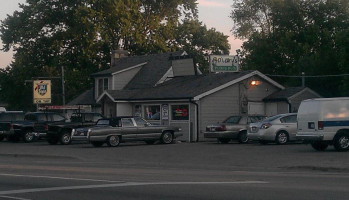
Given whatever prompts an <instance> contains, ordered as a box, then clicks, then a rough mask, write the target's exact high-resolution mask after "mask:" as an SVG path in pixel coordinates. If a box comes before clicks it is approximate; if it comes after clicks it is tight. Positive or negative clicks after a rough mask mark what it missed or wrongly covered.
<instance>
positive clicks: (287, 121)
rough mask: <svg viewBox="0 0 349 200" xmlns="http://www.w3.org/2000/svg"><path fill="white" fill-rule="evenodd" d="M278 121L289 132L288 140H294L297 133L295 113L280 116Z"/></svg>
mask: <svg viewBox="0 0 349 200" xmlns="http://www.w3.org/2000/svg"><path fill="white" fill-rule="evenodd" d="M280 121H281V124H282V125H283V126H284V128H285V130H286V131H287V132H288V133H289V137H290V140H295V139H296V134H297V115H296V114H294V115H289V116H285V117H282V118H280Z"/></svg>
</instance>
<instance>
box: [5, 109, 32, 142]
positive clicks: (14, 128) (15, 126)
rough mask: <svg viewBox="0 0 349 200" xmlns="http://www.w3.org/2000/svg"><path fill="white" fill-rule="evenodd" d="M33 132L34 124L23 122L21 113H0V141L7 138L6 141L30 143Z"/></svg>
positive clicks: (22, 113)
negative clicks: (21, 140)
mask: <svg viewBox="0 0 349 200" xmlns="http://www.w3.org/2000/svg"><path fill="white" fill-rule="evenodd" d="M33 131H34V123H32V122H28V121H25V120H24V112H23V111H5V112H0V141H1V140H3V139H4V138H7V140H8V141H19V140H20V139H23V140H24V141H25V142H31V141H32V140H33Z"/></svg>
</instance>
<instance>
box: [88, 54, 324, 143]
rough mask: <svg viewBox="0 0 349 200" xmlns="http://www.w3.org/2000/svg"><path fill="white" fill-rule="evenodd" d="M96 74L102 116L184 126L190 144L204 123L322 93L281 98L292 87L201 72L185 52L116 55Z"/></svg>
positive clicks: (245, 74)
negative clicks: (128, 55) (132, 117)
mask: <svg viewBox="0 0 349 200" xmlns="http://www.w3.org/2000/svg"><path fill="white" fill-rule="evenodd" d="M115 58H118V59H115ZM92 77H93V78H94V80H95V87H94V91H93V92H92V95H93V99H94V100H95V102H96V103H97V104H100V105H101V111H102V114H104V115H105V116H108V117H110V116H125V115H136V116H142V117H143V118H145V119H146V120H148V121H149V122H151V123H155V124H165V125H172V126H180V127H181V128H182V130H183V133H184V136H183V137H182V138H179V139H180V140H183V141H189V142H194V141H202V140H204V138H203V131H205V127H206V126H207V125H209V124H212V123H216V122H221V121H223V120H224V119H225V118H227V117H228V116H231V115H273V114H279V113H285V112H292V111H293V109H294V108H296V107H297V106H299V102H298V101H297V100H298V99H302V98H304V97H306V98H314V97H318V95H317V94H316V93H315V92H313V91H311V90H310V89H307V88H303V89H305V90H301V91H299V92H298V93H295V94H294V96H292V95H291V96H290V95H285V97H287V98H279V97H283V96H282V94H283V92H282V91H284V92H286V91H288V89H287V88H285V87H283V86H282V85H280V84H279V83H277V82H275V81H274V80H272V79H270V78H269V77H267V76H265V75H264V74H262V73H261V72H259V71H240V72H230V73H210V74H207V75H203V74H201V72H200V71H199V70H198V69H197V68H196V67H195V65H194V63H193V59H192V58H190V57H188V55H187V54H186V53H185V52H174V53H165V54H156V55H145V56H134V57H125V56H120V55H116V56H113V60H112V67H111V68H109V69H107V70H104V71H101V72H98V73H95V74H92ZM287 93H288V92H287ZM92 95H91V94H90V95H89V96H90V98H91V96H92ZM297 108H298V107H297Z"/></svg>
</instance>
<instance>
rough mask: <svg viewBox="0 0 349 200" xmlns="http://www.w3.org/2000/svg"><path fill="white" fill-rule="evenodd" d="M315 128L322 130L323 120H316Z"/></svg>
mask: <svg viewBox="0 0 349 200" xmlns="http://www.w3.org/2000/svg"><path fill="white" fill-rule="evenodd" d="M317 128H318V129H319V130H324V122H323V121H318V122H317Z"/></svg>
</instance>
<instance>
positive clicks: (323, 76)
mask: <svg viewBox="0 0 349 200" xmlns="http://www.w3.org/2000/svg"><path fill="white" fill-rule="evenodd" d="M265 75H266V76H275V77H289V78H303V77H304V78H326V77H339V76H349V74H333V75H298V76H291V75H277V74H265Z"/></svg>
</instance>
